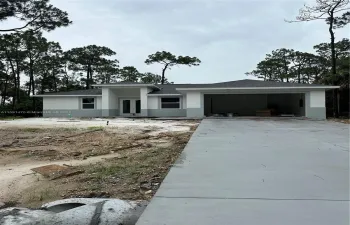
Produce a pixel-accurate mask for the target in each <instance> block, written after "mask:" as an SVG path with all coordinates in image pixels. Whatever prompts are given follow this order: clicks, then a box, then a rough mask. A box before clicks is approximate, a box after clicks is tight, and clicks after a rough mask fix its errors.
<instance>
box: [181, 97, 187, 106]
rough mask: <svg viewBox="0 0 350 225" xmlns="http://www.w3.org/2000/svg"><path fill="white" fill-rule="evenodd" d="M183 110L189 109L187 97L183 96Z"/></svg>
mask: <svg viewBox="0 0 350 225" xmlns="http://www.w3.org/2000/svg"><path fill="white" fill-rule="evenodd" d="M182 108H183V109H187V99H186V95H184V96H182Z"/></svg>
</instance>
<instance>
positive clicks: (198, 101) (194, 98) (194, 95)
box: [186, 92, 202, 108]
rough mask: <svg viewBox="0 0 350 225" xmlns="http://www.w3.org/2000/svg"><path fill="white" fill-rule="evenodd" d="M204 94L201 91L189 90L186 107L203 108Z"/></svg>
mask: <svg viewBox="0 0 350 225" xmlns="http://www.w3.org/2000/svg"><path fill="white" fill-rule="evenodd" d="M201 105H202V94H201V93H200V92H188V93H187V94H186V108H201Z"/></svg>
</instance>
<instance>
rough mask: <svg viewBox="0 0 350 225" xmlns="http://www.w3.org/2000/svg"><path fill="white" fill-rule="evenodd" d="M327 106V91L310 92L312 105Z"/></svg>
mask: <svg viewBox="0 0 350 225" xmlns="http://www.w3.org/2000/svg"><path fill="white" fill-rule="evenodd" d="M325 106H326V92H325V91H324V90H323V91H311V92H310V107H325Z"/></svg>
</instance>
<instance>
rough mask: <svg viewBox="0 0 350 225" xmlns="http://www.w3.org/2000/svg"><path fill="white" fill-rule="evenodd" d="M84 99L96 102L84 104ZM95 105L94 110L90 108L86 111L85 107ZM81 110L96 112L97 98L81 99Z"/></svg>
mask: <svg viewBox="0 0 350 225" xmlns="http://www.w3.org/2000/svg"><path fill="white" fill-rule="evenodd" d="M84 99H93V100H94V102H93V103H84ZM92 104H93V105H94V108H89V109H84V105H92ZM81 109H82V110H94V109H96V98H91V97H83V98H81Z"/></svg>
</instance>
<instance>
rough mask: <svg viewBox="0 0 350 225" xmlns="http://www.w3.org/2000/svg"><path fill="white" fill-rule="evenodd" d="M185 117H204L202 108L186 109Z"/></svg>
mask: <svg viewBox="0 0 350 225" xmlns="http://www.w3.org/2000/svg"><path fill="white" fill-rule="evenodd" d="M186 117H188V118H202V117H204V109H203V108H188V109H186Z"/></svg>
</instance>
